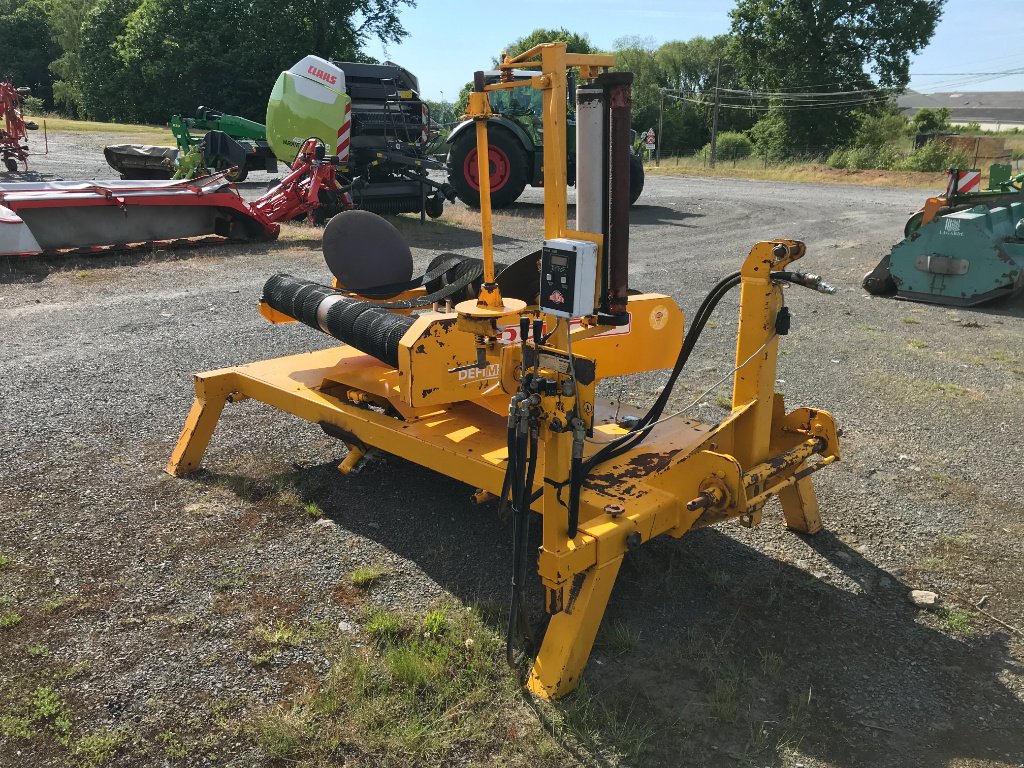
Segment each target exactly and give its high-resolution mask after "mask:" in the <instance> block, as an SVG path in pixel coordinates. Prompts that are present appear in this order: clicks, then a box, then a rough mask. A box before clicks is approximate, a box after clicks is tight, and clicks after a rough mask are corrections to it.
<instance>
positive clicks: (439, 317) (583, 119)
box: [167, 43, 839, 698]
mask: <svg viewBox="0 0 1024 768" xmlns="http://www.w3.org/2000/svg"><path fill="white" fill-rule="evenodd" d="M613 64H614V57H613V56H610V55H578V54H569V53H567V52H566V50H565V45H564V44H562V43H551V44H544V45H539V46H537V47H535V48H533V49H531V50H529V51H527V52H525V53H523V54H521V55H519V56H516V57H515V58H506V59H505V61H504V62H503V63H502V64H501V70H502V71H503V72H504V73H506V74H507V75H508V77H507V78H503V79H502V80H501V81H500V82H498V83H493V84H489V85H484V81H483V77H482V73H478V74H477V80H476V87H475V90H474V92H473V93H472V94H471V95H470V100H469V115H468V116H469V117H470V118H472V119H474V120H475V121H477V123H476V124H477V129H476V133H477V142H478V157H480V158H481V159H483V158H487V157H488V148H487V129H486V125H487V118H488V117H489V116H490V115H491V111H490V106H489V103H488V97H487V93H488V92H489V91H493V90H497V89H503V88H520V87H529V88H536V89H538V90H539V91H541V93H542V94H543V102H544V134H545V142H544V168H545V185H544V238H545V239H544V242H543V244H542V247H541V248H540V250H539V251H536V252H534V253H531V254H529V255H527V256H525V257H524V258H522V259H520V260H519V261H517V262H515V263H514V264H512V265H509V266H508V267H506V268H504V269H503V270H499V268H497V267H496V266H495V264H494V258H493V252H492V246H491V215H490V204H489V199H488V190H489V188H490V185H489V183H488V172H489V170H490V169H489V165H488V163H487V162H481V163H480V165H479V174H480V179H481V184H480V187H481V201H480V202H481V204H480V213H481V224H482V231H483V235H482V237H483V254H482V255H483V258H482V260H463V259H460V258H459V257H453V256H451V255H450V254H449V255H447V256H441V257H438V259H435V264H434V265H432V268H431V269H430V270H428V273H427V274H426V275H424V276H423V277H421V278H419V279H417V280H409V281H405V282H401V281H400V280H399V281H398V282H395V278H394V277H392V278H390V279H391V280H392V282H391V283H390V284H388V285H383V286H382V285H379V284H377V283H372V282H371V283H367V282H365V280H366V279H367V274H368V272H367V271H366V270H362V269H361V267H366V265H367V264H368V263H371V262H372V263H373V264H380V263H383V262H387V263H390V264H393V265H397V268H396V269H397V272H398V273H402V272H403V270H407V273H408V275H411V273H412V272H411V271H412V266H411V264H412V262H411V256H410V255H409V251H408V247H407V246H406V247H405V250H404V253H403V252H402V248H401V247H398V246H396V243H395V240H396V238H397V233H396V232H395V230H394V229H393V228H391V227H390V225H389V224H387V223H386V222H384V221H383V220H381V219H379V218H374V217H373V214H369V213H366V212H359V211H352V212H344V213H342V214H341V215H339V216H337V217H335V218H334V219H332V224H331V226H332V227H336V228H338V229H339V231H342V230H343V231H344V233H345V237H331V236H330V235H331V232H330V227H329V228H328V231H327V232H325V237H324V251H325V257H326V259H327V262H328V265H329V266H330V267H331V269H332V272H334V274H335V280H334V282H333V285H332V286H327V285H321V284H318V283H314V282H310V281H306V280H300V279H297V278H294V277H291V276H289V275H276V276H274V277H272V278H271V279H270V280H269V281H268V282H267V285H266V286H265V288H264V295H263V298H262V301H261V304H260V311H261V313H262V314H263V315H264V317H266V318H267V319H268V320H270V321H271V322H286V321H291V320H299V321H301V322H304V323H306V324H307V325H310V326H311V327H313V328H315V329H317V330H320V331H323V332H325V333H327V334H330V335H332V336H334V337H336V338H338V339H339V340H341V341H342V342H344V344H342V345H340V346H337V347H334V348H330V349H325V350H322V351H318V352H310V353H306V354H300V355H295V356H291V357H283V358H279V359H276V360H268V361H264V362H257V363H251V364H249V365H243V366H239V367H236V368H228V369H224V370H219V371H212V372H209V373H202V374H199V375H197V376H196V378H195V391H196V399H195V403H194V405H193V406H192V410H191V412H190V413H189V415H188V419H187V421H186V424H185V428H184V430H183V432H182V435H181V438H180V440H179V442H178V445H177V447H176V448H175V451H174V453H173V455H172V457H171V461H170V464H169V465H168V467H167V471H168V472H170V473H171V474H173V475H185V474H188V473H189V472H192V471H194V470H195V469H196V468H197V467H198V466H199V462H200V460H201V459H202V456H203V453H204V451H205V449H206V446H207V443H208V442H209V440H210V438H211V436H212V434H213V431H214V427H215V426H216V423H217V420H218V418H219V416H220V413H221V411H222V408H223V406H224V404H225V403H226V402H228V401H231V402H235V401H239V400H244V399H249V398H251V399H254V400H259V401H262V402H264V403H267V404H268V405H271V406H273V407H275V408H279V409H281V410H284V411H287V412H289V413H292V414H295V415H296V416H299V417H300V418H302V419H305V420H306V421H310V422H313V423H315V424H319V425H320V426H321V427H322V428H323V429H324V430H325V431H327V433H328V434H331V435H333V436H336V437H338V438H340V439H341V440H343V441H344V442H345V443H346V444H347V446H348V451H349V452H348V455H347V457H346V458H345V460H344V461H343V462H342V464H341V467H340V469H341V470H342V471H343V472H348V471H349V470H351V469H352V468H353V467H354V466H355V465H356V464H357V463H358V462H359V461H360V459H361V458H362V457H363V455H364V454H365V452H366V451H367V450H368V449H369V448H376V449H379V450H381V451H385V452H387V453H391V454H394V455H396V456H401V457H403V458H406V459H408V460H410V461H414V462H417V463H419V464H421V465H423V466H425V467H429V468H430V469H433V470H435V471H437V472H441V473H443V474H446V475H448V476H450V477H452V478H455V479H457V480H460V481H462V482H465V483H467V484H469V485H470V486H472V487H474V488H477V489H480V490H479V492H478V494H477V495H478V496H483V497H486V496H488V495H489V494H493V495H494V496H496V497H498V498H499V499H500V500H501V501H500V503H501V505H502V506H506V505H507V507H508V508H510V510H511V515H512V520H513V525H512V527H513V555H512V560H513V566H512V571H513V585H512V600H511V607H510V616H509V634H508V644H509V656H510V658H514V656H515V655H516V654H515V651H516V644H517V642H518V641H519V638H520V637H521V635H522V634H523V633H522V630H523V627H524V624H525V618H524V612H523V610H522V603H523V585H524V581H525V573H526V568H527V565H528V564H529V562H531V561H532V560H533V557H532V556H533V555H536V556H537V557H536V562H537V568H538V572H539V575H540V578H541V582H542V583H543V587H544V591H545V604H544V608H545V610H546V612H547V613H548V614H549V615H550V621H549V622H548V623H547V628H546V631H545V632H544V634H543V638H542V639H541V640H540V641H539V645H538V647H536V648H533V649H530V651H531V653H534V652H535V659H534V661H533V668H532V671H531V672H530V675H529V680H528V683H527V685H528V687H529V689H530V690H531V691H532V692H533V693H535V694H537V695H538V696H541V697H545V698H549V697H550V698H557V697H559V696H562V695H564V694H566V693H568V692H570V691H572V690H573V689H574V688H575V687H576V685H577V684H578V682H579V679H580V675H581V674H582V672H583V669H584V667H585V665H586V662H587V659H588V657H589V655H590V651H591V648H592V646H593V643H594V638H595V636H596V634H597V630H598V627H599V625H600V623H601V618H602V616H603V614H604V611H605V607H606V605H607V603H608V598H609V595H610V594H611V590H612V586H613V584H614V583H615V578H616V575H617V574H618V571H619V567H620V565H621V564H622V559H623V557H624V556H625V554H626V553H627V552H628V551H630V550H632V549H635V548H637V547H639V546H641V545H642V544H644V543H646V542H647V541H650V540H651V539H653V538H654V537H656V536H660V535H662V534H669V535H671V536H675V537H681V536H682V535H683V534H685V533H686V532H687V531H689V530H692V529H694V528H698V527H701V526H706V525H710V524H712V523H717V522H720V521H723V520H727V519H729V518H739V519H740V521H741V522H742V523H743V524H745V525H755V524H757V523H759V522H760V519H761V510H762V508H763V507H764V506H765V504H766V502H767V501H768V500H769V499H770V498H771V497H772V496H778V497H779V499H780V500H781V502H782V511H783V515H784V517H785V523H786V525H787V526H788V527H789V528H791V529H793V530H797V531H802V532H805V533H815V532H817V531H818V530H820V528H821V521H820V519H819V514H818V505H817V502H816V499H815V493H814V489H813V487H812V485H811V478H810V475H811V474H812V473H813V472H815V471H817V470H818V469H821V468H822V467H824V466H826V465H828V464H829V463H831V462H833V461H834V460H836V459H837V458H838V456H839V445H838V440H837V437H836V427H835V424H834V422H833V420H832V417H831V416H830V415H829V414H828V413H826V412H825V411H821V410H818V409H813V408H799V409H797V410H794V411H791V412H788V413H787V412H786V410H785V408H784V406H783V402H782V397H781V395H779V394H777V393H775V392H774V386H775V380H776V370H775V368H776V354H777V347H778V342H779V336H782V335H785V334H786V332H787V331H788V327H789V321H790V315H789V311H788V309H787V308H786V306H785V305H784V302H783V286H784V285H786V284H791V285H803V286H805V287H810V288H814V289H816V290H819V291H822V292H826V293H828V292H832V289H831V288H829V286H827V285H825V284H824V283H823V282H822V281H821V278H819V277H817V276H815V275H810V274H805V273H801V272H794V271H790V270H789V265H790V264H791V263H792V262H794V261H796V260H797V259H799V258H800V257H801V256H803V255H804V252H805V249H804V245H803V244H802V243H800V242H797V241H793V240H771V241H767V242H761V243H758V244H757V245H755V246H754V248H753V250H752V251H751V252H750V254H749V255H748V256H747V258H746V260H745V261H744V262H743V266H742V269H741V270H740V271H739V272H737V273H735V274H733V275H730V276H728V277H726V278H725V279H724V280H722V281H721V282H720V283H719V284H718V285H716V286H715V288H714V289H713V290H712V291H711V293H710V294H709V295H708V296H707V298H706V299H705V300H704V302H703V304H702V305H701V306H700V309H699V310H698V311H697V314H696V315H695V317H694V318H693V320H692V321H691V323H690V326H689V329H688V330H687V331H686V333H685V334H684V321H683V315H682V312H681V311H680V309H679V307H678V306H677V305H676V303H675V302H674V301H673V300H672V298H671V297H669V296H666V295H663V294H659V293H636V292H635V291H630V290H629V288H628V282H627V272H628V251H629V150H630V148H629V139H630V105H631V82H632V75H631V74H629V73H622V72H611V71H609V70H610V68H611V67H612V66H613ZM569 68H578V71H579V74H580V87H579V88H578V89H577V93H576V101H577V171H576V173H577V205H576V213H577V219H576V223H575V228H574V229H573V228H570V227H569V226H568V222H567V220H566V208H567V206H566V183H565V180H566V165H565V164H566V152H565V143H564V137H565V130H566V114H565V101H566V72H567V70H568V69H569ZM523 69H532V70H535V71H536V75H535V76H534V77H532V78H530V79H526V80H524V79H522V78H521V77H517V78H515V79H514V78H513V77H512V72H513V70H523ZM368 217H369V218H368ZM370 219H373V221H374V222H375V223H370ZM398 239H400V238H398ZM356 240H361V244H356V243H355V241H356ZM332 243H335V244H338V245H332ZM396 254H397V255H396ZM371 271H372V270H371ZM385 273H388V274H392V275H393V274H394V270H392V271H391V272H388V270H385ZM377 274H378V275H380V274H383V273H379V272H378V273H377ZM354 275H355V276H357V277H353V276H354ZM358 275H362V278H361V279H362V280H363V282H362V284H359V279H360V278H359V277H358ZM481 278H482V282H481ZM367 286H373V287H372V288H368V287H367ZM736 286H739V287H740V290H741V295H740V317H739V331H738V341H737V347H736V366H735V370H734V371H731V372H729V373H728V374H727V376H726V378H727V377H728V376H730V375H731V376H732V377H733V399H732V411H731V413H730V414H729V415H728V417H726V418H725V419H723V420H722V421H721V422H720V423H718V424H715V425H707V424H701V423H698V422H696V421H692V420H689V419H685V418H683V417H682V415H681V413H667V412H666V405H667V403H668V401H669V397H670V394H671V392H672V388H673V386H674V384H675V383H676V380H677V378H678V377H679V375H680V372H681V370H682V368H683V366H684V364H685V363H686V360H687V358H688V357H689V356H690V353H691V351H692V350H693V347H694V344H695V343H696V341H697V339H698V337H699V336H700V333H701V331H702V329H703V328H704V326H705V325H706V323H707V322H708V319H709V318H710V316H711V313H712V312H713V310H714V308H715V306H716V305H717V304H718V302H719V301H720V299H721V298H722V296H724V295H725V294H726V293H727V292H728V291H729V290H730V289H731V288H733V287H736ZM381 297H387V298H386V300H382V299H381ZM453 302H454V306H453ZM661 369H671V371H672V373H671V376H670V378H669V381H668V384H667V385H666V387H665V388H664V391H663V392H662V394H661V395H660V396H659V398H658V400H657V401H656V402H655V404H654V405H653V406H652V407H651V408H650V410H648V411H647V412H646V413H642V412H640V411H638V410H632V411H630V413H629V414H626V415H623V413H624V412H623V410H622V409H620V408H618V407H616V406H615V405H614V404H613V403H611V402H610V401H607V400H605V399H602V398H600V397H597V396H596V393H595V389H596V386H597V384H598V382H599V381H600V380H602V379H608V378H612V377H615V376H623V375H626V374H631V373H639V372H643V371H653V370H661ZM531 512H534V513H537V514H539V515H541V517H542V524H543V525H542V546H541V547H540V550H539V552H533V553H531V552H529V551H527V548H528V544H527V542H528V531H529V526H530V521H531V514H530V513H531Z"/></svg>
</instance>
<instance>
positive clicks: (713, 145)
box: [710, 56, 722, 168]
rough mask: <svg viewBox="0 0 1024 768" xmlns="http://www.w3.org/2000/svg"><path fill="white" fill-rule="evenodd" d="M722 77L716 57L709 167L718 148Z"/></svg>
mask: <svg viewBox="0 0 1024 768" xmlns="http://www.w3.org/2000/svg"><path fill="white" fill-rule="evenodd" d="M721 77H722V57H721V56H719V57H718V69H717V70H716V71H715V114H714V116H713V117H712V118H711V160H710V165H711V167H712V168H714V167H715V150H716V148H717V146H718V81H719V80H720V79H721Z"/></svg>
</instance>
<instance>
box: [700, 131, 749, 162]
mask: <svg viewBox="0 0 1024 768" xmlns="http://www.w3.org/2000/svg"><path fill="white" fill-rule="evenodd" d="M702 151H703V152H704V153H705V154H706V155H707V156H708V157H710V156H711V142H708V143H707V144H705V145H704V148H703V150H702ZM753 152H754V143H753V142H752V141H751V140H750V139H749V138H747V136H746V134H743V133H738V132H736V131H725V132H720V133H719V134H718V140H717V142H716V144H715V154H716V156H717V158H718V159H719V160H721V161H723V162H724V161H726V160H742V159H743V158H745V157H750V156H751V155H752V154H753Z"/></svg>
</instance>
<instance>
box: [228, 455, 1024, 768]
mask: <svg viewBox="0 0 1024 768" xmlns="http://www.w3.org/2000/svg"><path fill="white" fill-rule="evenodd" d="M334 466H335V465H334V464H333V463H330V464H323V465H319V466H316V467H312V468H309V469H303V470H299V471H296V472H295V473H293V475H290V476H288V477H287V478H284V479H287V480H288V481H289V482H291V483H292V485H293V486H294V487H297V488H300V489H308V490H309V498H307V499H305V500H306V501H316V502H317V503H318V504H319V505H320V506H321V507H322V508H323V509H324V511H325V512H326V513H327V514H328V515H329V516H330V517H331V518H332V519H333V520H334V521H335V522H337V523H338V524H339V525H340V526H342V527H344V528H345V529H347V530H349V531H351V532H353V533H356V534H358V535H360V536H363V537H365V538H367V539H371V540H373V541H376V542H378V543H380V544H381V545H382V546H384V547H386V548H387V549H389V550H390V551H392V552H395V553H396V554H398V555H401V556H402V557H405V558H408V559H409V560H411V561H413V562H415V563H417V565H418V566H419V567H420V568H422V569H423V571H424V572H426V574H427V575H429V576H430V577H431V578H432V579H433V580H435V581H436V582H437V583H438V584H440V585H441V586H442V587H444V588H445V589H447V590H449V591H450V592H451V593H452V594H454V595H455V596H456V597H457V598H459V599H460V600H462V601H464V602H466V603H477V604H480V605H481V606H484V607H485V611H484V613H485V615H488V616H489V617H490V618H491V621H492V623H493V625H494V627H495V630H496V631H497V632H498V633H503V632H504V627H503V626H502V622H503V621H504V615H505V612H504V609H503V606H504V604H505V601H506V600H507V597H508V583H509V568H510V562H509V561H510V538H511V530H510V525H509V524H508V523H504V522H502V521H500V520H498V518H497V515H496V505H495V504H493V503H491V504H487V505H484V506H479V507H478V506H474V505H472V504H471V503H470V501H469V495H470V492H471V489H470V488H469V487H467V486H465V485H462V484H461V483H457V482H455V481H453V480H451V479H449V478H446V477H442V476H440V475H437V474H434V473H432V472H430V471H428V470H425V469H422V468H420V467H417V466H415V465H413V464H411V463H408V462H405V461H403V460H400V459H396V458H393V457H388V458H386V459H377V460H375V461H373V462H371V463H370V464H368V465H367V466H366V467H365V468H364V469H363V471H362V472H360V473H359V474H357V475H351V476H348V477H343V476H341V475H339V474H338V473H337V471H336V470H335V468H334ZM211 474H212V475H213V476H214V477H215V476H216V473H211ZM225 479H227V476H225ZM229 482H230V483H235V482H238V479H237V478H236V479H234V480H229ZM313 489H317V491H316V492H314V490H313ZM772 511H777V510H772ZM765 524H766V525H776V524H779V523H778V521H777V520H776V518H775V517H774V516H773V515H771V514H769V515H767V516H766V523H765ZM805 541H806V543H807V545H808V552H807V557H808V561H810V562H811V564H810V565H806V564H805V567H806V568H811V569H813V568H814V564H813V563H814V562H815V561H816V555H815V554H813V553H817V555H820V556H821V557H823V558H825V559H826V560H827V561H829V562H830V563H832V564H833V565H834V566H835V567H836V568H838V569H839V570H840V571H841V572H842V574H843V575H845V576H846V577H848V578H849V579H851V580H852V581H853V582H854V583H856V584H857V585H858V586H859V588H860V589H859V591H858V592H857V593H854V592H851V591H849V590H847V589H841V588H839V587H837V586H834V585H832V584H830V583H829V582H828V581H826V580H824V579H823V578H818V576H816V575H814V574H812V573H809V572H808V571H807V570H805V569H804V568H800V567H796V566H794V565H791V564H789V563H787V562H784V561H782V560H778V559H775V558H773V557H770V556H769V555H767V554H765V553H763V552H760V551H758V550H755V549H753V548H751V547H749V546H746V545H744V544H742V543H740V542H739V541H737V540H735V539H733V538H732V537H731V536H729V535H728V533H727V532H725V531H724V530H723V529H714V528H711V529H703V530H699V531H695V532H693V533H691V534H689V535H687V536H686V537H684V538H683V539H682V540H681V541H676V540H673V539H669V538H662V539H659V540H657V541H654V542H651V543H649V544H647V545H645V546H644V547H642V548H641V549H640V550H638V551H637V552H635V553H632V554H630V555H628V556H627V558H626V562H625V564H624V566H623V569H622V572H621V575H620V577H619V581H618V583H617V585H616V588H615V592H614V594H613V596H612V600H611V604H610V606H609V609H608V612H607V614H606V616H605V619H604V623H603V624H602V630H601V633H600V635H599V636H598V641H597V645H596V647H595V651H594V654H593V657H592V659H591V662H590V665H589V666H588V667H587V671H586V674H585V679H584V682H585V685H586V692H585V693H584V694H582V695H583V696H585V697H589V698H588V699H586V700H587V701H590V702H596V703H597V705H598V707H599V708H600V710H599V711H600V714H601V725H600V726H599V727H598V728H599V730H600V731H601V736H600V742H599V743H598V744H597V746H598V747H609V746H610V747H613V748H615V749H617V750H618V751H620V752H621V753H624V754H630V753H634V754H635V753H636V752H637V747H638V746H639V748H640V750H639V751H640V752H641V753H642V754H643V757H642V758H641V759H640V760H639V761H638V763H637V764H639V765H652V766H653V765H659V766H660V765H679V764H683V765H707V766H735V765H750V766H755V765H756V766H764V765H779V764H781V763H782V762H783V760H784V759H785V761H786V762H787V764H789V763H791V762H792V761H791V759H790V758H791V757H792V754H793V752H794V750H795V752H796V753H798V754H802V755H805V756H808V757H813V758H817V759H820V760H823V761H827V762H828V764H830V765H835V766H843V767H844V768H855V767H858V766H865V765H871V766H873V767H877V768H881V767H884V766H892V767H893V768H896V766H901V767H902V766H907V765H935V766H940V765H947V764H954V763H955V764H958V760H959V759H974V760H990V761H995V762H1003V761H1010V762H1011V763H1013V764H1016V763H1018V762H1020V761H1021V760H1022V758H1024V729H1021V727H1020V724H1021V723H1022V722H1024V703H1022V702H1021V701H1020V700H1019V699H1018V698H1017V697H1016V696H1015V695H1014V693H1013V692H1012V691H1011V690H1009V689H1008V688H1007V687H1006V685H1004V684H1003V682H1001V681H1000V675H1001V674H1002V673H1003V672H1004V671H1008V670H1009V671H1012V673H1013V674H1016V675H1020V674H1022V673H1024V669H1021V668H1020V665H1019V664H1018V663H1017V662H1015V661H1014V660H1013V658H1012V657H1011V655H1010V653H1009V651H1008V648H1007V643H1008V638H1007V636H1006V635H1005V634H1004V633H1002V632H995V633H993V634H991V635H987V636H984V637H976V638H972V637H970V636H963V635H960V636H956V637H954V636H951V635H950V634H946V633H944V632H940V631H937V630H935V629H932V628H931V627H929V626H926V624H925V623H923V622H922V621H921V620H920V617H919V612H918V609H916V608H915V607H914V606H913V605H912V604H910V602H909V601H908V599H907V595H908V592H909V589H910V588H909V586H907V585H906V584H903V583H901V582H900V581H899V579H898V578H897V577H896V576H894V575H893V574H891V573H888V572H886V571H884V570H883V569H881V568H879V567H877V566H876V565H874V564H873V563H872V562H871V561H870V560H868V559H867V558H865V557H864V556H863V555H862V554H860V553H859V552H857V551H855V550H853V549H851V548H850V547H849V546H847V545H846V544H844V543H843V542H842V541H840V540H839V539H838V538H836V537H835V536H834V535H833V534H832V533H830V532H828V531H825V532H822V533H820V534H819V535H818V536H816V537H805ZM822 575H823V574H822ZM533 587H534V593H533V595H532V596H531V599H532V601H533V605H534V606H535V610H540V609H539V606H540V604H541V601H540V591H539V584H538V583H536V581H535V583H534V585H533ZM487 607H489V608H490V610H487V609H486V608H487ZM942 615H943V614H942V613H941V612H940V613H939V615H938V618H940V619H941V617H942ZM572 701H573V699H572V698H570V699H567V700H566V703H564V704H560V705H558V706H559V707H560V708H565V707H572V706H573V704H572ZM588 706H590V707H593V703H591V704H590V705H588ZM588 711H590V710H589V709H588ZM594 712H595V716H596V715H597V713H598V710H597V709H595V710H594ZM610 723H613V724H615V725H614V727H613V726H610V725H609V724H610ZM637 740H641V742H642V743H639V744H638V743H637ZM617 742H618V743H617Z"/></svg>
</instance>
